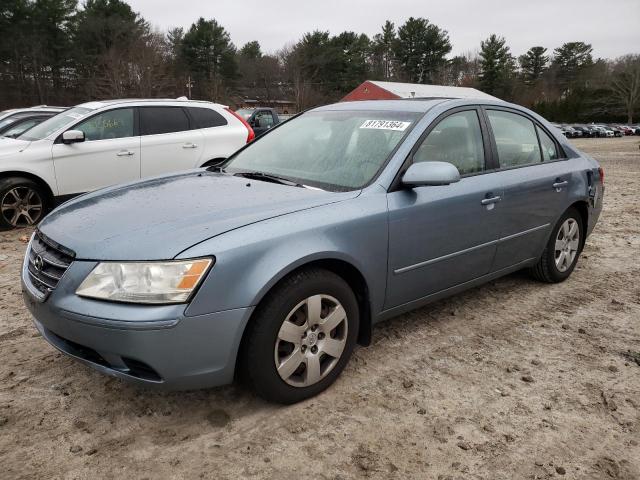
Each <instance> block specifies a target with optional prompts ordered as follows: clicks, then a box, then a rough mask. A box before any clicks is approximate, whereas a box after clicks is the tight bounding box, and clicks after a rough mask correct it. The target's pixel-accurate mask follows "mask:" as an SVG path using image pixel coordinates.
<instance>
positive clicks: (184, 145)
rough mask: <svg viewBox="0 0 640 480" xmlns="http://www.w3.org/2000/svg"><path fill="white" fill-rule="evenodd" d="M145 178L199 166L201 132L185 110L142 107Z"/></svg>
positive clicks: (141, 140)
mask: <svg viewBox="0 0 640 480" xmlns="http://www.w3.org/2000/svg"><path fill="white" fill-rule="evenodd" d="M139 110H140V133H141V137H140V145H141V149H142V153H141V155H142V163H141V174H142V178H144V177H150V176H153V175H160V174H163V173H169V172H175V171H179V170H188V169H190V168H195V167H198V166H200V157H201V156H202V151H203V147H202V142H203V138H202V132H201V131H200V130H198V129H193V130H192V129H191V124H190V119H189V117H188V115H187V113H186V112H185V110H184V109H183V108H182V107H173V106H151V107H139Z"/></svg>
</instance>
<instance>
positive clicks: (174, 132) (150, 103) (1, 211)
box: [0, 99, 254, 230]
mask: <svg viewBox="0 0 640 480" xmlns="http://www.w3.org/2000/svg"><path fill="white" fill-rule="evenodd" d="M47 116H48V117H47ZM25 119H30V121H32V122H39V123H38V124H35V123H34V124H33V125H31V126H30V127H29V126H28V125H22V124H19V125H22V127H20V128H23V127H27V128H25V130H23V131H22V132H20V131H19V128H18V127H19V125H17V124H16V122H22V121H23V120H25ZM10 120H12V121H13V123H12V122H10ZM5 121H6V122H8V123H7V125H8V126H9V130H8V133H10V135H8V137H13V138H7V137H5V138H1V139H0V230H2V229H10V228H15V227H22V226H29V225H33V224H36V223H37V222H38V221H39V220H40V219H41V218H42V217H43V216H44V214H45V213H46V212H47V211H48V210H50V209H51V208H52V207H53V206H55V205H57V204H59V203H61V202H62V201H64V200H66V199H69V198H71V197H73V196H76V195H79V194H81V193H85V192H90V191H93V190H97V189H99V188H102V187H106V186H109V185H114V184H118V183H125V182H131V181H133V180H138V179H140V178H144V177H151V176H155V175H160V174H163V173H169V172H175V171H177V170H187V169H191V168H195V167H201V166H209V165H214V164H218V163H220V162H222V161H224V160H225V159H226V158H227V157H228V156H229V155H231V154H232V153H233V152H235V151H236V150H238V149H239V148H240V147H242V146H243V145H245V144H246V143H247V142H250V141H251V140H253V138H254V132H253V130H252V129H251V127H250V126H249V125H248V124H247V122H246V121H245V120H244V119H243V118H242V117H241V116H240V115H238V114H236V113H235V112H233V111H232V110H230V109H229V108H226V107H224V106H223V105H218V104H214V103H210V102H199V101H188V100H182V99H178V100H111V101H105V102H89V103H84V104H82V105H78V106H76V107H73V108H69V109H63V108H51V107H34V108H31V109H22V110H13V111H7V112H2V114H0V125H2V122H5ZM25 121H26V120H25ZM11 126H13V127H14V131H12V130H11ZM5 133H6V132H5Z"/></svg>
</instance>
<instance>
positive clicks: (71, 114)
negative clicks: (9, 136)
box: [18, 107, 92, 142]
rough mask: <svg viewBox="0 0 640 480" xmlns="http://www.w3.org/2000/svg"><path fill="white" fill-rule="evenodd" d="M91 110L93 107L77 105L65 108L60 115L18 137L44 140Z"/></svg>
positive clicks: (28, 139)
mask: <svg viewBox="0 0 640 480" xmlns="http://www.w3.org/2000/svg"><path fill="white" fill-rule="evenodd" d="M91 111H92V110H91V109H89V108H84V107H75V108H71V109H69V110H65V111H64V112H62V113H59V114H58V115H55V116H53V117H51V118H50V119H48V120H45V121H44V122H42V123H41V124H40V125H36V126H35V127H33V128H30V129H29V130H27V131H26V132H24V133H23V134H22V135H20V136H19V137H18V138H19V139H20V140H27V141H30V142H31V141H35V140H42V139H43V138H46V137H48V136H49V135H51V134H52V133H55V132H57V131H58V130H60V129H61V128H63V127H64V126H66V125H68V124H70V123H72V122H75V121H76V120H80V119H81V118H82V117H84V116H86V115H87V114H88V113H90V112H91Z"/></svg>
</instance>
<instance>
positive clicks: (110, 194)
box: [39, 170, 359, 260]
mask: <svg viewBox="0 0 640 480" xmlns="http://www.w3.org/2000/svg"><path fill="white" fill-rule="evenodd" d="M358 194H359V191H355V192H340V193H333V192H326V191H322V190H315V189H308V188H301V187H294V186H286V185H281V184H277V183H270V182H265V181H256V180H247V179H246V178H242V177H234V176H232V175H229V174H223V173H214V172H209V171H206V170H195V171H190V172H188V173H180V174H174V175H170V176H163V177H158V178H153V179H149V180H144V181H140V182H135V183H131V184H128V185H122V186H116V187H110V188H107V189H103V190H99V191H97V192H93V193H90V194H86V195H83V196H81V197H77V198H75V199H73V200H70V201H68V202H66V203H65V204H63V205H61V206H60V207H58V208H57V209H56V210H54V211H53V212H52V213H51V214H49V215H48V216H47V217H46V218H45V219H44V220H43V221H42V222H41V224H40V226H39V229H40V230H41V232H42V233H44V234H45V235H46V236H48V237H49V238H51V239H52V240H54V241H55V242H57V243H59V244H61V245H63V246H65V247H67V248H70V249H72V250H73V251H74V252H75V253H76V257H77V258H78V259H87V260H88V259H91V260H162V259H170V258H173V257H175V256H176V255H178V254H179V253H180V252H182V251H183V250H185V249H187V248H189V247H191V246H193V245H195V244H197V243H199V242H202V241H204V240H206V239H208V238H211V237H215V236H216V235H220V234H222V233H224V232H228V231H229V230H234V229H236V228H240V227H243V226H245V225H249V224H251V223H256V222H260V221H262V220H266V219H269V218H272V217H276V216H280V215H286V214H288V213H292V212H295V211H299V210H304V209H308V208H313V207H317V206H321V205H326V204H329V203H335V202H340V201H343V200H346V199H348V198H353V197H356V196H357V195H358ZM212 253H215V252H212Z"/></svg>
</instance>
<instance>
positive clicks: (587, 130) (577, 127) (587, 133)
mask: <svg viewBox="0 0 640 480" xmlns="http://www.w3.org/2000/svg"><path fill="white" fill-rule="evenodd" d="M573 129H574V130H577V131H579V132H582V137H583V138H587V137H588V138H592V137H595V132H592V131H591V129H590V128H588V127H584V126H582V125H573Z"/></svg>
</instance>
